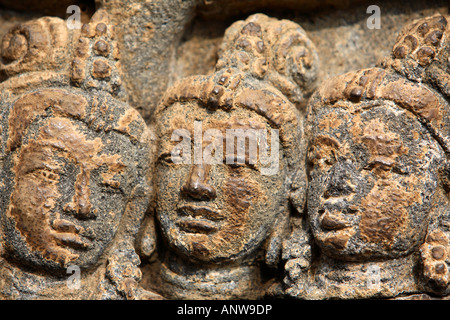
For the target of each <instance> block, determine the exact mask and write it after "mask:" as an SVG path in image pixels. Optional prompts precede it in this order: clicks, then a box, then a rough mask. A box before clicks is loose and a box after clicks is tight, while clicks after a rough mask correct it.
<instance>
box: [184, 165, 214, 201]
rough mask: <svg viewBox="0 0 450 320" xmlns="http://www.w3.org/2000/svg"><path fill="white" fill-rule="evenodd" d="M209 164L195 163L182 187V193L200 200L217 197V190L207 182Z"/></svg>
mask: <svg viewBox="0 0 450 320" xmlns="http://www.w3.org/2000/svg"><path fill="white" fill-rule="evenodd" d="M208 173H209V165H204V164H199V165H197V164H196V165H194V166H193V167H192V169H191V171H190V173H189V176H188V178H187V181H186V183H185V184H184V185H183V186H182V187H181V193H183V194H187V195H189V196H191V197H192V198H195V199H198V200H211V199H214V198H215V197H216V190H215V189H214V187H212V186H211V185H209V184H208V183H207V180H208Z"/></svg>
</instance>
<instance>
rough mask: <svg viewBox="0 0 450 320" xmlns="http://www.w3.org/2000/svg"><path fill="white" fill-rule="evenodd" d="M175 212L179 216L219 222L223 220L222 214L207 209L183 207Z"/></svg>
mask: <svg viewBox="0 0 450 320" xmlns="http://www.w3.org/2000/svg"><path fill="white" fill-rule="evenodd" d="M177 211H178V213H179V214H180V215H181V216H191V217H194V218H204V219H207V220H211V221H220V220H223V219H225V215H224V214H223V213H222V212H220V211H218V210H214V209H211V208H209V207H197V206H183V207H180V208H178V210H177Z"/></svg>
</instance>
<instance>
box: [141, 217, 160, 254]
mask: <svg viewBox="0 0 450 320" xmlns="http://www.w3.org/2000/svg"><path fill="white" fill-rule="evenodd" d="M155 249H156V229H155V220H154V215H153V214H149V215H147V216H146V217H145V219H144V221H143V223H142V225H141V228H140V230H139V233H138V235H137V238H136V251H137V253H138V254H139V256H140V257H141V258H142V259H149V258H150V256H151V255H152V254H153V252H154V251H155Z"/></svg>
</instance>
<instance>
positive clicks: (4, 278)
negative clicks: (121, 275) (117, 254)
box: [0, 257, 109, 300]
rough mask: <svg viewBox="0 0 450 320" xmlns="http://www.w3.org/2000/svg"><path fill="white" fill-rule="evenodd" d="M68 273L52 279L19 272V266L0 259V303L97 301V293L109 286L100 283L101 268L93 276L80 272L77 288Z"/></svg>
mask: <svg viewBox="0 0 450 320" xmlns="http://www.w3.org/2000/svg"><path fill="white" fill-rule="evenodd" d="M71 276H72V274H70V273H68V274H67V276H66V277H64V276H61V277H54V276H52V275H49V274H40V273H38V272H32V271H27V270H23V269H22V268H20V267H19V266H17V265H15V264H13V263H11V262H9V261H8V260H6V259H4V258H2V257H0V300H2V299H6V300H40V299H44V300H46V299H52V300H53V299H64V300H66V299H70V300H71V299H80V300H87V299H101V297H100V296H99V292H102V291H103V290H102V289H101V288H103V289H106V288H105V286H108V285H109V284H108V283H106V281H103V280H104V276H105V268H104V267H103V268H102V267H99V268H97V269H96V270H95V271H94V272H90V273H88V272H83V271H81V272H80V281H79V283H78V285H77V283H75V282H70V279H74V277H72V278H71Z"/></svg>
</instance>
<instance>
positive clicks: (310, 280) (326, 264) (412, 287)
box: [288, 254, 419, 299]
mask: <svg viewBox="0 0 450 320" xmlns="http://www.w3.org/2000/svg"><path fill="white" fill-rule="evenodd" d="M416 265H417V256H416V255H414V254H411V255H408V256H406V257H402V258H399V259H393V260H387V261H377V262H348V261H338V260H335V259H332V258H329V257H327V256H324V257H322V258H321V259H320V261H319V262H318V265H317V266H316V267H315V268H313V270H311V272H310V274H308V276H307V279H305V280H304V281H298V282H297V287H296V288H291V289H289V290H288V291H290V293H291V295H292V294H295V295H297V296H299V297H301V298H305V299H324V298H325V299H333V298H338V299H364V298H389V297H395V296H398V295H400V294H403V295H404V294H409V293H416V292H419V290H418V286H417V281H416V276H415V275H416V272H415V271H416Z"/></svg>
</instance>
